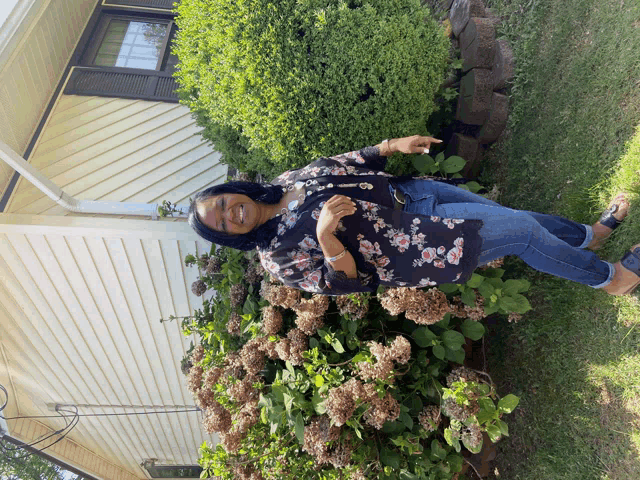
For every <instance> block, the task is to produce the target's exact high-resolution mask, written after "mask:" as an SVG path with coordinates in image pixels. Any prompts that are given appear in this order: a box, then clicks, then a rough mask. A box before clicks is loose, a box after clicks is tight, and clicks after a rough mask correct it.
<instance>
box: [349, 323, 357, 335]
mask: <svg viewBox="0 0 640 480" xmlns="http://www.w3.org/2000/svg"><path fill="white" fill-rule="evenodd" d="M347 329H348V330H349V333H351V334H355V333H356V331H357V330H358V322H356V321H355V320H349V322H348V323H347Z"/></svg>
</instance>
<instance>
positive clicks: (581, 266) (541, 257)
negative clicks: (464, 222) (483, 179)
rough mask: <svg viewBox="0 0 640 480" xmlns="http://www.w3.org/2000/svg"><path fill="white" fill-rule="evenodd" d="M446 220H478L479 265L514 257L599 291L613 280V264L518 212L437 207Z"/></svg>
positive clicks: (456, 205) (478, 206) (463, 206)
mask: <svg viewBox="0 0 640 480" xmlns="http://www.w3.org/2000/svg"><path fill="white" fill-rule="evenodd" d="M434 213H435V214H436V215H439V216H442V217H445V218H463V219H479V220H482V221H483V222H484V225H483V227H482V228H481V229H480V232H479V233H480V236H481V237H482V240H483V244H482V251H481V253H480V257H479V259H478V261H479V264H480V265H482V264H485V263H487V262H490V261H491V260H495V259H496V258H500V257H503V256H505V255H516V256H518V257H520V258H521V259H522V260H524V262H525V263H527V264H528V265H529V266H531V267H533V268H535V269H536V270H539V271H541V272H545V273H550V274H552V275H555V276H558V277H561V278H566V279H568V280H573V281H575V282H578V283H582V284H585V285H589V286H592V287H594V288H601V287H603V286H605V285H608V283H609V282H610V281H611V279H612V278H613V274H614V272H615V270H614V268H613V265H612V264H610V263H608V262H605V261H603V260H601V259H600V258H599V257H598V256H597V255H596V254H595V253H593V252H591V251H588V250H584V249H581V248H578V247H576V246H572V245H570V244H568V243H567V242H565V241H563V240H561V239H560V238H558V237H556V236H555V235H553V234H551V233H550V232H549V231H548V230H547V229H546V228H544V227H543V226H542V225H541V224H540V223H539V222H538V221H537V220H536V219H535V218H534V217H533V216H532V215H530V214H529V213H528V212H525V211H521V210H513V209H510V208H506V207H501V206H493V205H482V204H477V203H451V204H445V205H436V207H435V209H434Z"/></svg>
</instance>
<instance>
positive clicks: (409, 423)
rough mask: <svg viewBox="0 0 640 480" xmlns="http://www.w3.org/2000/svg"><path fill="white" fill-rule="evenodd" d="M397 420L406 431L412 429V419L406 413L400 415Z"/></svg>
mask: <svg viewBox="0 0 640 480" xmlns="http://www.w3.org/2000/svg"><path fill="white" fill-rule="evenodd" d="M399 418H400V421H401V422H402V423H403V424H404V426H405V427H407V430H411V429H412V428H413V419H412V418H411V415H409V414H408V413H407V412H403V413H401V414H400V417H399Z"/></svg>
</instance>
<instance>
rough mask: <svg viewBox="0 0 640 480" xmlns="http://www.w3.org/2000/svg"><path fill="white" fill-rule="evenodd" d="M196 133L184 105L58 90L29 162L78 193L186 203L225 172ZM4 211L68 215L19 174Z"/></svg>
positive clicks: (120, 199)
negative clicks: (63, 93) (54, 102)
mask: <svg viewBox="0 0 640 480" xmlns="http://www.w3.org/2000/svg"><path fill="white" fill-rule="evenodd" d="M199 131H200V128H199V127H198V126H197V125H196V123H195V120H194V119H193V117H192V115H191V114H190V112H189V110H188V108H187V107H185V106H183V105H179V104H171V103H164V102H151V101H144V100H130V99H121V98H105V97H84V96H77V95H62V96H61V97H60V99H59V100H58V102H57V103H56V105H55V107H54V109H53V111H52V112H51V115H50V116H49V119H48V122H47V124H46V126H45V128H44V129H43V131H42V133H41V134H40V136H39V139H38V142H37V144H36V146H35V149H34V151H33V153H32V155H31V157H30V163H31V164H32V165H34V166H35V167H36V168H37V169H38V170H39V171H40V172H41V173H42V174H43V175H45V176H46V177H48V178H49V179H51V180H52V181H53V182H54V183H55V184H56V185H58V186H59V187H60V188H62V189H63V190H64V191H65V192H66V193H67V194H69V195H71V196H75V197H76V198H79V199H87V200H105V201H117V202H140V203H162V201H163V200H169V201H171V202H173V203H176V204H181V203H183V204H184V203H187V202H188V199H189V197H190V196H192V195H193V194H194V193H196V192H198V191H199V190H202V189H203V188H206V187H208V186H211V185H214V184H216V183H221V182H223V181H224V180H225V179H226V175H227V166H226V165H224V164H222V163H221V162H220V154H219V153H218V152H216V151H215V150H214V149H213V147H212V146H210V145H209V144H208V142H207V141H206V140H205V139H203V138H202V137H201V136H200V135H199ZM5 211H6V212H11V213H23V214H41V215H70V213H69V212H67V211H65V210H64V209H62V208H61V207H59V206H58V205H57V204H55V202H53V201H52V200H50V199H49V198H48V197H46V196H45V195H44V194H43V193H42V192H40V190H38V189H36V188H35V187H33V186H32V185H31V184H30V183H29V182H28V181H26V180H25V179H23V178H21V179H20V180H19V184H18V186H17V188H16V189H15V190H14V192H13V194H12V196H11V198H10V200H9V203H8V205H7V207H6V209H5Z"/></svg>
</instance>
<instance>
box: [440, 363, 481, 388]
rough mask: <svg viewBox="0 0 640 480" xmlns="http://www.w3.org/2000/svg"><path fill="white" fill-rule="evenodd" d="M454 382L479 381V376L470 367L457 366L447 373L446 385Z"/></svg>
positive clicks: (450, 385)
mask: <svg viewBox="0 0 640 480" xmlns="http://www.w3.org/2000/svg"><path fill="white" fill-rule="evenodd" d="M454 382H475V383H480V382H481V380H480V376H479V375H478V374H477V373H476V372H475V371H473V370H471V369H470V368H467V367H464V366H459V367H456V368H454V369H453V370H451V373H450V374H449V375H447V386H448V387H452V386H453V383H454Z"/></svg>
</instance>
